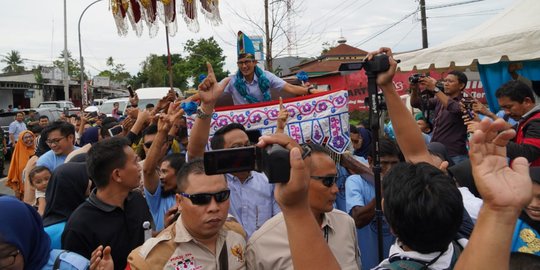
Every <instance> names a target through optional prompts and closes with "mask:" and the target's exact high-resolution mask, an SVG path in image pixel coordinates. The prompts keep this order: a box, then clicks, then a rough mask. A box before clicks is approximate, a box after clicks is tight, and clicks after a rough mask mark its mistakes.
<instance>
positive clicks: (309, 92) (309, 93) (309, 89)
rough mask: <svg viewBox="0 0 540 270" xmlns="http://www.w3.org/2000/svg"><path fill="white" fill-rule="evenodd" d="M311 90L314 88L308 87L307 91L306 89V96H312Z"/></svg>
mask: <svg viewBox="0 0 540 270" xmlns="http://www.w3.org/2000/svg"><path fill="white" fill-rule="evenodd" d="M313 89H315V87H313V86H310V87H308V89H307V93H308V95H311V94H312V92H311V90H313Z"/></svg>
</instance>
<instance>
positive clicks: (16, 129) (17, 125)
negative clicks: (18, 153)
mask: <svg viewBox="0 0 540 270" xmlns="http://www.w3.org/2000/svg"><path fill="white" fill-rule="evenodd" d="M25 130H26V124H25V123H24V122H19V121H17V120H15V121H13V122H11V124H9V130H8V132H9V134H13V139H14V140H15V141H14V142H11V143H12V144H15V143H16V142H17V141H18V140H19V134H21V132H23V131H25Z"/></svg>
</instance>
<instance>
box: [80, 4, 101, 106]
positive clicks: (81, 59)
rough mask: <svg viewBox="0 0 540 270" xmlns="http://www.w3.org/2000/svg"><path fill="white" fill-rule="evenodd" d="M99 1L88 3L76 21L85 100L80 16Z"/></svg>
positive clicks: (82, 95)
mask: <svg viewBox="0 0 540 270" xmlns="http://www.w3.org/2000/svg"><path fill="white" fill-rule="evenodd" d="M101 1H103V0H96V1H94V2H92V3H91V4H90V5H88V6H87V7H86V8H85V9H84V10H83V12H82V13H81V16H79V23H78V27H77V29H78V33H79V59H80V61H81V97H83V101H84V100H85V98H84V94H83V87H84V83H85V82H84V58H83V54H82V43H81V20H82V17H83V15H84V13H85V12H86V10H88V8H90V7H91V6H92V5H94V4H95V3H97V2H101ZM83 103H84V102H83ZM84 105H86V104H84Z"/></svg>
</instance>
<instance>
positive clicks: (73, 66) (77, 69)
mask: <svg viewBox="0 0 540 270" xmlns="http://www.w3.org/2000/svg"><path fill="white" fill-rule="evenodd" d="M67 56H68V74H69V77H71V78H80V77H81V65H80V64H79V61H77V60H75V59H74V58H73V57H71V52H70V51H68V52H67ZM53 65H54V66H55V67H58V68H59V69H60V70H62V71H64V52H63V51H62V52H61V53H60V56H59V57H58V60H55V61H54V62H53Z"/></svg>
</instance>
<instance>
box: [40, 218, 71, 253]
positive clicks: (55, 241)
mask: <svg viewBox="0 0 540 270" xmlns="http://www.w3.org/2000/svg"><path fill="white" fill-rule="evenodd" d="M65 227H66V221H62V222H59V223H56V224H53V225H50V226H46V227H45V228H44V229H45V232H46V233H47V234H48V235H49V238H51V248H52V249H60V248H61V247H62V233H63V232H64V228H65Z"/></svg>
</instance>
